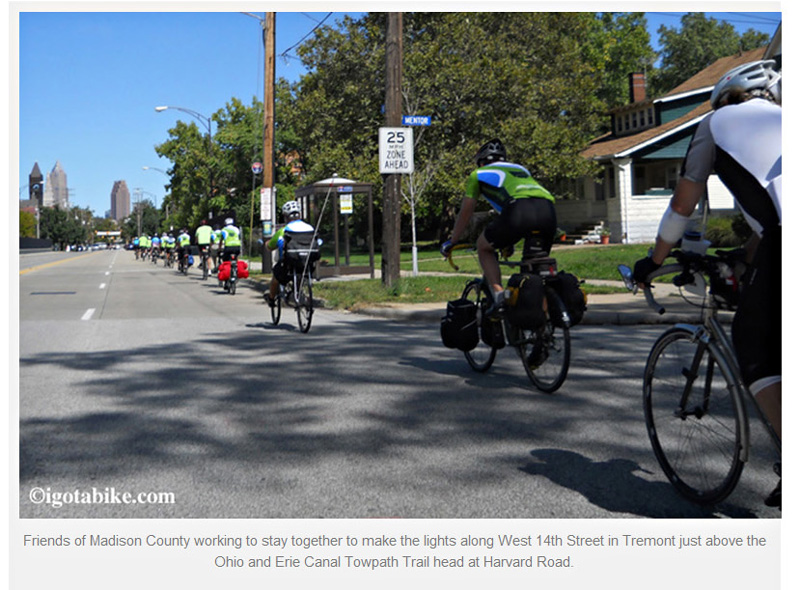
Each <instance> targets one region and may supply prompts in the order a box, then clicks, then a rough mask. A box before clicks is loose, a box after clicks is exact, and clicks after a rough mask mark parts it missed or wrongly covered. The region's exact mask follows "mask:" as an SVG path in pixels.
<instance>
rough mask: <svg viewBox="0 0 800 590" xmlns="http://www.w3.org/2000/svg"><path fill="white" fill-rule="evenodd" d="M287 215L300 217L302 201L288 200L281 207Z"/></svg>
mask: <svg viewBox="0 0 800 590" xmlns="http://www.w3.org/2000/svg"><path fill="white" fill-rule="evenodd" d="M281 211H283V214H284V215H285V216H286V217H300V203H298V202H297V201H286V203H284V205H283V207H282V208H281Z"/></svg>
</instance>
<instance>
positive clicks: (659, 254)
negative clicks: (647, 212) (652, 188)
mask: <svg viewBox="0 0 800 590" xmlns="http://www.w3.org/2000/svg"><path fill="white" fill-rule="evenodd" d="M705 190H706V184H705V182H694V181H691V180H689V179H688V178H684V177H681V179H680V180H679V181H678V186H677V187H676V188H675V192H674V193H673V195H672V199H671V200H670V203H669V209H668V210H667V211H666V212H665V218H666V217H667V216H668V215H669V214H670V213H672V215H678V216H680V217H681V218H685V219H687V220H688V218H689V217H690V216H691V215H692V212H693V211H694V209H695V207H697V203H699V202H700V199H701V198H702V197H703V194H704V193H705ZM676 242H677V240H676V241H675V242H671V241H667V240H665V239H664V238H662V237H661V236H660V235H659V236H658V237H657V238H656V247H655V249H654V250H653V262H655V263H656V264H663V263H664V259H665V258H666V257H667V255H668V254H669V252H670V250H672V247H673V246H674V245H675V243H676Z"/></svg>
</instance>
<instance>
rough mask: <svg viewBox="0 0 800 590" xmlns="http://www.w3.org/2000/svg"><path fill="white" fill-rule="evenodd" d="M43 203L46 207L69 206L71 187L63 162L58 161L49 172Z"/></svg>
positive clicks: (64, 207)
mask: <svg viewBox="0 0 800 590" xmlns="http://www.w3.org/2000/svg"><path fill="white" fill-rule="evenodd" d="M43 201H44V202H43V203H42V204H43V205H44V206H45V207H60V208H62V209H68V208H69V189H68V188H67V174H66V172H64V169H63V168H62V167H61V162H59V161H56V165H55V166H53V169H52V170H51V171H50V172H48V173H47V182H45V183H44V195H43Z"/></svg>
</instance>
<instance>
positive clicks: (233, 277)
mask: <svg viewBox="0 0 800 590" xmlns="http://www.w3.org/2000/svg"><path fill="white" fill-rule="evenodd" d="M228 260H229V261H230V267H231V271H230V275H229V276H228V277H227V278H226V279H225V280H224V281H223V282H222V288H223V289H224V290H225V291H227V292H228V293H230V294H231V295H236V284H237V279H238V278H239V254H237V253H236V252H232V253H230V254H229V255H228Z"/></svg>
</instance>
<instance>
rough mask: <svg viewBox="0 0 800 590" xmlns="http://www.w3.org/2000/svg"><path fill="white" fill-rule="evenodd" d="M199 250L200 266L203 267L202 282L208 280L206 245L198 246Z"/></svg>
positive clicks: (207, 247) (207, 246)
mask: <svg viewBox="0 0 800 590" xmlns="http://www.w3.org/2000/svg"><path fill="white" fill-rule="evenodd" d="M199 248H200V264H201V265H202V267H203V280H204V281H205V280H207V279H208V249H209V245H208V244H203V245H201V246H199Z"/></svg>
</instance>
